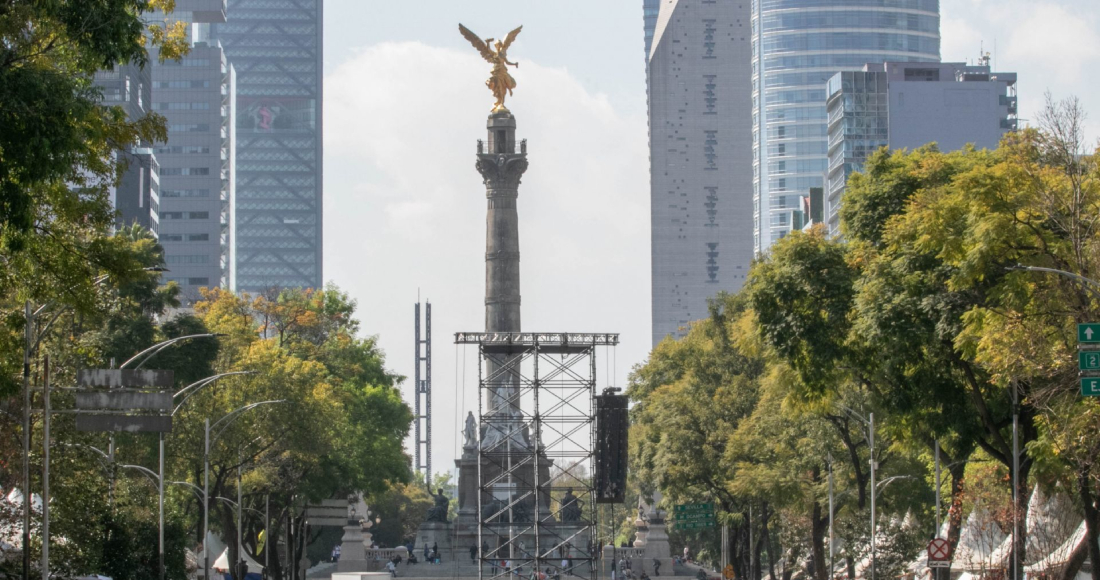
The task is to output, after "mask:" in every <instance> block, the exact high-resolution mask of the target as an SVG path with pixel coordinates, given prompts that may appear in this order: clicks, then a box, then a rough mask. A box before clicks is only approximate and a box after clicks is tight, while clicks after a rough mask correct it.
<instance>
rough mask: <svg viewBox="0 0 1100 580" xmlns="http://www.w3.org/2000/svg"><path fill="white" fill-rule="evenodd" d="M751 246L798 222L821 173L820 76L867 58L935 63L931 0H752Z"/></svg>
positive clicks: (935, 5)
mask: <svg viewBox="0 0 1100 580" xmlns="http://www.w3.org/2000/svg"><path fill="white" fill-rule="evenodd" d="M752 52H753V55H752V82H753V94H752V109H753V113H752V133H753V134H752V139H753V164H752V172H753V246H754V249H755V250H756V252H761V251H764V250H766V249H767V248H768V247H769V246H770V245H771V244H772V243H773V242H775V241H776V240H778V239H779V238H781V237H783V236H784V235H786V233H787V232H789V231H790V230H791V228H792V226H794V225H797V224H796V223H795V222H796V212H798V211H800V209H801V205H802V197H804V196H806V195H807V194H808V192H809V190H810V188H812V187H813V188H816V187H822V186H823V180H824V175H825V173H826V172H827V171H828V169H829V167H828V156H827V147H828V142H829V137H828V130H827V121H828V119H827V113H826V94H825V89H826V83H827V82H828V81H829V79H830V78H831V77H832V76H833V75H835V74H836V73H838V72H842V71H858V70H862V69H863V66H864V65H865V64H867V63H876V62H878V63H881V62H885V61H892V62H939V60H940V16H939V0H752Z"/></svg>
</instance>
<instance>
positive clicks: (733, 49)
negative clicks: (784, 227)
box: [647, 0, 752, 344]
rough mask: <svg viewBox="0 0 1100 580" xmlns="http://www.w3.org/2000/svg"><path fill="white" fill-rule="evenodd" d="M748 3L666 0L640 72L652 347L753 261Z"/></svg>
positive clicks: (699, 314) (728, 287)
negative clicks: (645, 104) (643, 78)
mask: <svg viewBox="0 0 1100 580" xmlns="http://www.w3.org/2000/svg"><path fill="white" fill-rule="evenodd" d="M750 1H751V0H724V1H721V2H718V1H716V0H665V1H664V2H662V3H661V5H660V12H659V14H658V17H657V20H656V23H655V26H654V32H653V40H652V47H651V50H650V53H649V63H648V75H647V76H648V95H649V142H650V216H651V236H652V247H651V251H652V256H651V263H652V274H651V275H652V324H653V336H652V339H653V343H654V344H656V343H658V342H660V341H661V340H663V339H664V338H665V337H666V336H669V335H673V336H681V335H682V334H683V330H684V328H685V327H686V325H687V324H688V323H690V322H691V321H694V320H698V319H701V318H705V317H706V316H707V299H708V298H710V297H713V296H714V295H715V294H717V293H718V292H719V291H729V292H734V291H736V290H738V289H739V288H740V287H741V285H742V284H743V283H744V280H745V275H746V274H747V272H748V268H749V264H750V262H751V259H752V176H751V173H750V168H751V167H752V131H751V112H752V99H751V83H750V79H751V69H750V66H751V63H752V53H751V39H752V38H751V37H752V31H751V24H750V22H751V21H750V16H751V11H750Z"/></svg>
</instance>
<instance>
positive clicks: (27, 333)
mask: <svg viewBox="0 0 1100 580" xmlns="http://www.w3.org/2000/svg"><path fill="white" fill-rule="evenodd" d="M142 270H143V271H145V272H167V271H168V269H167V268H164V267H162V266H149V267H146V268H142ZM109 278H110V276H109V275H107V274H103V275H101V276H98V277H96V278H95V279H93V280H92V287H93V288H94V287H96V286H99V285H100V284H102V283H104V282H106V281H107V280H108V279H109ZM74 287H75V286H74ZM71 289H72V288H69V290H71ZM66 291H68V290H66ZM55 304H57V301H56V300H51V301H49V302H47V303H45V304H43V305H42V306H39V307H38V308H37V309H33V310H32V308H31V302H30V300H27V301H26V302H25V303H24V305H23V309H24V316H25V318H24V328H23V338H24V344H23V497H24V498H29V497H31V493H30V488H31V471H30V470H31V437H30V432H31V389H30V377H31V355H32V354H33V353H34V352H35V351H37V350H38V346H39V345H40V344H41V343H42V339H43V338H45V336H46V332H47V331H48V330H49V329H50V327H51V326H53V323H54V322H57V319H58V318H60V317H61V315H62V314H64V313H65V312H66V311H68V310H69V306H68V305H63V306H62V307H61V308H58V309H57V311H56V312H54V314H53V316H52V317H51V318H50V320H49V321H48V322H46V324H43V325H42V327H41V328H39V329H38V331H37V336H36V333H35V331H34V328H33V326H34V324H35V322H36V321H37V320H38V317H39V316H40V315H43V314H45V313H46V310H47V309H48V308H50V307H52V306H54V305H55ZM45 387H46V390H45V391H44V394H43V400H44V401H45V403H44V409H43V413H42V429H43V433H42V439H43V451H42V579H43V580H49V576H50V505H49V497H50V410H49V404H48V403H49V397H50V391H49V387H50V386H49V382H48V381H47V382H46V385H45ZM30 537H31V502H29V501H24V502H23V578H24V580H28V579H29V578H30V570H31V555H30V550H29V549H28V546H30Z"/></svg>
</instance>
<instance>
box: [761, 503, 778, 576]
mask: <svg viewBox="0 0 1100 580" xmlns="http://www.w3.org/2000/svg"><path fill="white" fill-rule="evenodd" d="M770 520H771V512H770V510H769V509H768V502H764V521H763V522H761V529H760V533H761V534H762V535H763V536H764V542H765V544H764V545H765V546H766V549H767V550H768V579H769V580H776V577H775V548H774V547H773V546H772V534H771V527H770V526H769V525H768V522H769V521H770Z"/></svg>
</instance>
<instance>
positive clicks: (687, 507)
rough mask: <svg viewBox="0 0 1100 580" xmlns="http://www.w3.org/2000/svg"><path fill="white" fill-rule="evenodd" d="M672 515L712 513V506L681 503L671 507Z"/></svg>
mask: <svg viewBox="0 0 1100 580" xmlns="http://www.w3.org/2000/svg"><path fill="white" fill-rule="evenodd" d="M672 511H673V513H677V514H679V513H684V512H713V511H714V505H713V504H709V503H683V504H680V505H678V506H673V507H672Z"/></svg>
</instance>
